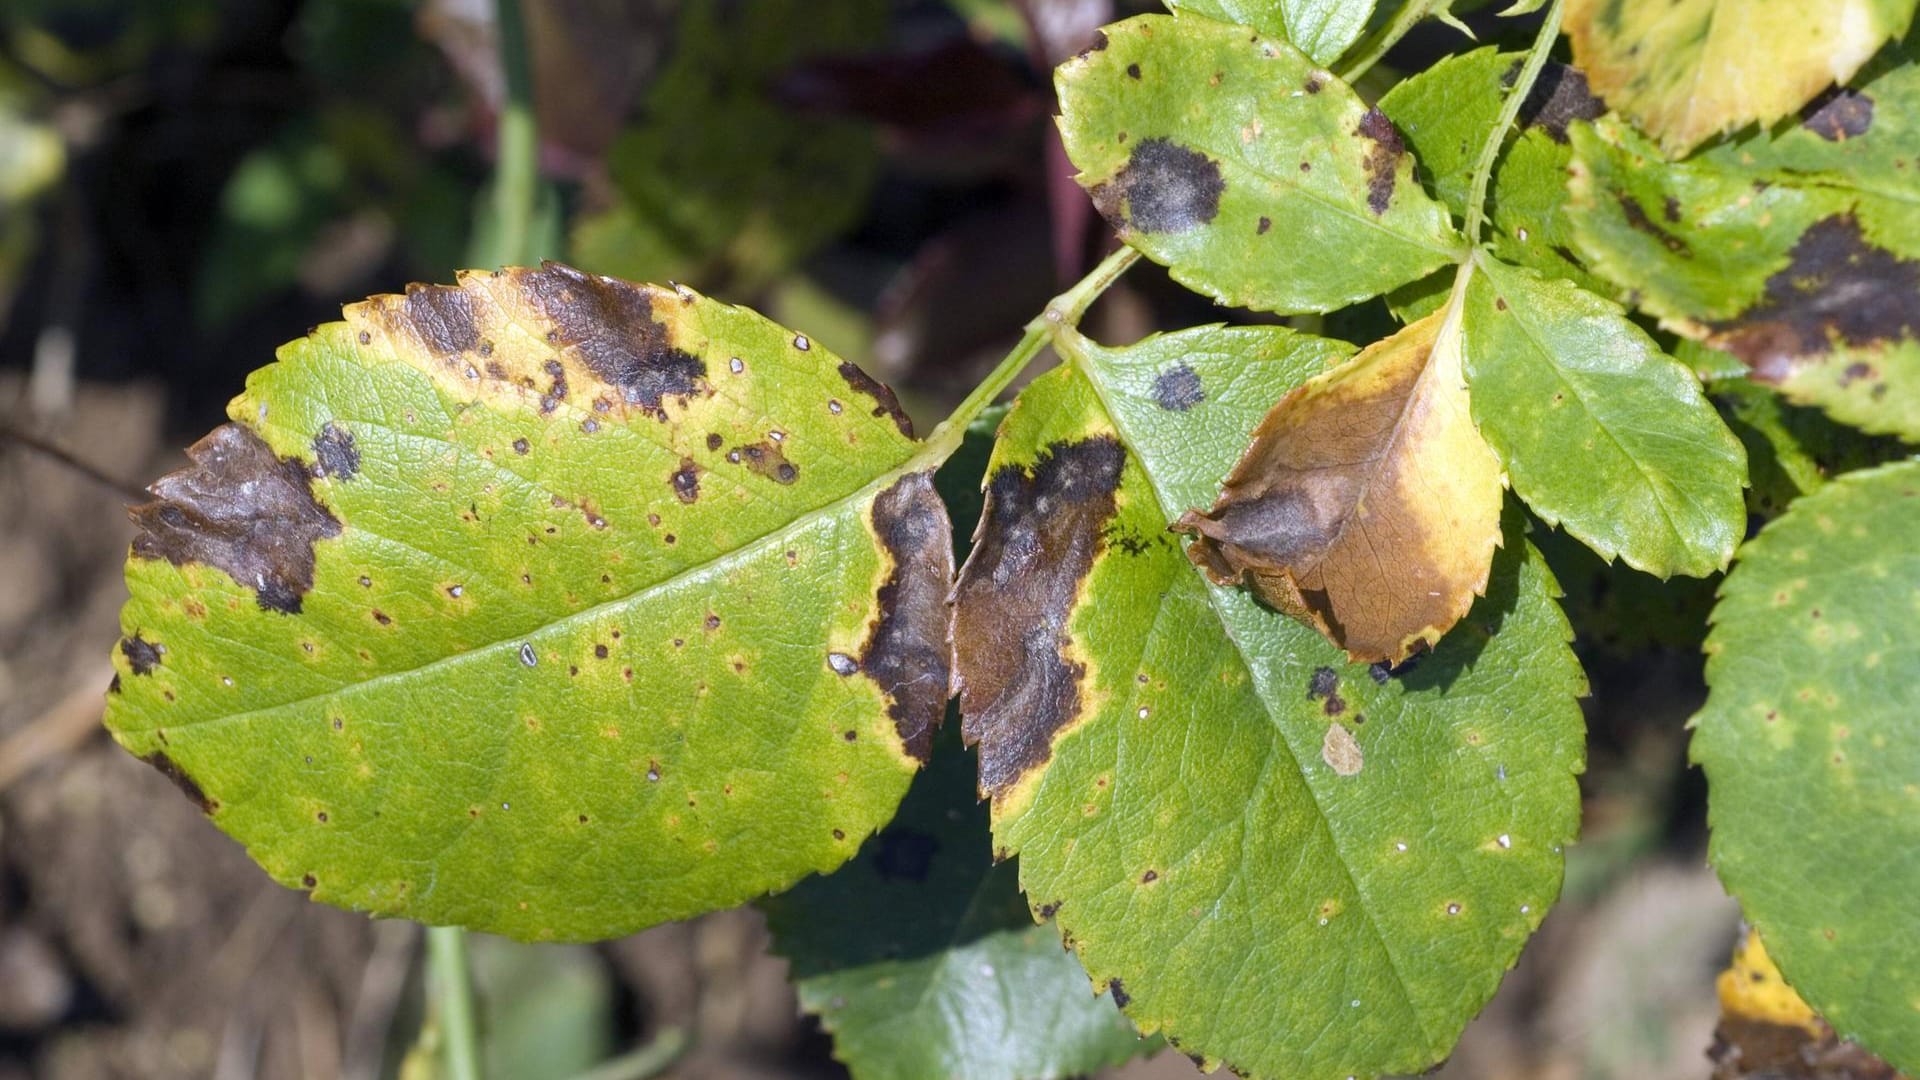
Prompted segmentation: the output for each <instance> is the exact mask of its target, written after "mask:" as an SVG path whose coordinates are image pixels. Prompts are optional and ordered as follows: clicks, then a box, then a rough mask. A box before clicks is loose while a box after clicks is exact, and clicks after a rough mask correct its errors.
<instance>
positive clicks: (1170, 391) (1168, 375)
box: [1153, 364, 1207, 412]
mask: <svg viewBox="0 0 1920 1080" xmlns="http://www.w3.org/2000/svg"><path fill="white" fill-rule="evenodd" d="M1205 400H1207V391H1206V388H1205V387H1204V386H1201V385H1200V375H1199V374H1198V373H1197V372H1195V371H1194V370H1193V369H1192V368H1191V367H1188V366H1187V365H1185V364H1175V365H1174V366H1173V367H1170V368H1168V369H1167V370H1165V371H1163V372H1161V373H1160V374H1159V376H1157V377H1156V378H1155V379H1154V380H1153V401H1154V404H1156V405H1158V406H1160V407H1161V408H1163V409H1166V410H1167V411H1169V412H1186V411H1187V410H1188V409H1191V408H1193V407H1194V406H1195V405H1198V404H1200V403H1201V402H1203V401H1205Z"/></svg>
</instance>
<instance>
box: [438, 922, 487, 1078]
mask: <svg viewBox="0 0 1920 1080" xmlns="http://www.w3.org/2000/svg"><path fill="white" fill-rule="evenodd" d="M427 973H428V983H427V986H428V990H427V993H428V997H429V1001H428V1005H429V1009H430V1010H431V1012H432V1014H433V1016H434V1017H435V1019H436V1021H437V1023H438V1026H439V1030H440V1037H441V1038H442V1039H444V1040H445V1050H446V1064H447V1077H448V1080H480V1032H479V1025H478V1023H477V1022H476V1020H475V1017H474V1008H473V978H472V976H471V974H470V973H469V972H468V970H467V932H466V931H465V930H462V929H461V928H459V927H457V926H429V927H428V928H427Z"/></svg>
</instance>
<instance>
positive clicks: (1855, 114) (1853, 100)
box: [1800, 86, 1873, 142]
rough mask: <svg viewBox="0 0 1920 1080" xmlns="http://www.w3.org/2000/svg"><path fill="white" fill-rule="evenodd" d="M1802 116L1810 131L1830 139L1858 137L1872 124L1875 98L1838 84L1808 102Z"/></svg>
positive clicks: (1833, 140) (1801, 113)
mask: <svg viewBox="0 0 1920 1080" xmlns="http://www.w3.org/2000/svg"><path fill="white" fill-rule="evenodd" d="M1800 115H1801V117H1802V120H1801V123H1803V124H1805V125H1806V128H1807V130H1808V131H1811V132H1813V133H1814V134H1815V135H1818V136H1820V137H1821V138H1823V139H1825V140H1827V141H1828V142H1839V141H1841V140H1842V139H1857V138H1859V137H1860V136H1862V135H1865V134H1866V133H1867V129H1868V128H1871V127H1872V126H1873V99H1872V98H1870V97H1868V96H1867V95H1865V94H1863V93H1861V92H1859V91H1858V90H1849V89H1847V88H1846V87H1844V86H1836V87H1834V88H1832V89H1831V90H1828V91H1827V92H1826V93H1824V94H1821V95H1820V96H1819V97H1817V98H1814V99H1813V100H1812V101H1811V102H1808V104H1807V107H1806V108H1805V109H1803V110H1801V112H1800Z"/></svg>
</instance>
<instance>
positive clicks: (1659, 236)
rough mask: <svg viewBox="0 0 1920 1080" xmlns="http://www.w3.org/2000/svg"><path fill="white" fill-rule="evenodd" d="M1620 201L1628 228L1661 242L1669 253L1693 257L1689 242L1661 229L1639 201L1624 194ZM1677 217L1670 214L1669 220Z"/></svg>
mask: <svg viewBox="0 0 1920 1080" xmlns="http://www.w3.org/2000/svg"><path fill="white" fill-rule="evenodd" d="M1618 200H1619V203H1620V213H1621V214H1622V215H1623V216H1624V217H1625V218H1626V219H1627V227H1628V228H1631V229H1633V230H1635V231H1636V232H1643V233H1646V234H1647V235H1648V236H1651V237H1653V238H1654V239H1655V240H1658V241H1660V246H1661V247H1664V248H1666V249H1667V250H1668V251H1671V252H1673V253H1674V254H1675V255H1678V256H1680V257H1681V258H1683V259H1690V258H1692V257H1693V249H1692V248H1691V247H1689V246H1688V245H1687V242H1686V241H1685V240H1682V239H1681V238H1680V237H1678V236H1675V235H1674V234H1673V233H1670V232H1668V231H1667V230H1666V229H1665V228H1663V227H1661V225H1660V223H1659V222H1656V221H1654V220H1653V219H1652V218H1650V217H1648V216H1647V209H1646V207H1644V206H1641V205H1640V200H1639V199H1636V198H1634V197H1633V196H1631V195H1626V194H1622V195H1620V196H1618ZM1675 216H1677V215H1673V214H1669V220H1672V219H1673V218H1674V217H1675Z"/></svg>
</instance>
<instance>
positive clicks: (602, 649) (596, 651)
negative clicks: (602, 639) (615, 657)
mask: <svg viewBox="0 0 1920 1080" xmlns="http://www.w3.org/2000/svg"><path fill="white" fill-rule="evenodd" d="M593 655H594V656H596V657H598V658H599V659H601V660H605V659H606V658H607V647H606V646H605V645H595V646H594V647H593Z"/></svg>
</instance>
